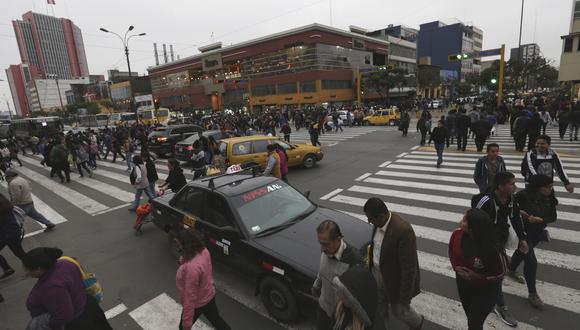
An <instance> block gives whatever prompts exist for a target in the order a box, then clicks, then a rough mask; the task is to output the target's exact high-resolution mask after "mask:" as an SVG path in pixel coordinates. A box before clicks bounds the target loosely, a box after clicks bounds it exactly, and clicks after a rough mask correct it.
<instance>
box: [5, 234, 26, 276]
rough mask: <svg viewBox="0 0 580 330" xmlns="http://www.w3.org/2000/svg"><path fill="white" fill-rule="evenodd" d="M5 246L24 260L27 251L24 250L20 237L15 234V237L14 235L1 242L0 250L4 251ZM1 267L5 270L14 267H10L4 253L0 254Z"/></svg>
mask: <svg viewBox="0 0 580 330" xmlns="http://www.w3.org/2000/svg"><path fill="white" fill-rule="evenodd" d="M5 246H8V248H9V249H10V251H12V253H13V254H14V255H15V256H16V257H17V258H18V259H20V260H24V256H25V255H26V252H24V249H22V243H21V242H20V237H18V236H15V237H12V238H10V239H8V240H6V241H3V242H0V251H2V249H4V247H5ZM0 267H2V269H3V270H4V271H7V270H10V269H12V267H10V265H9V264H8V261H6V259H4V257H3V256H2V255H0Z"/></svg>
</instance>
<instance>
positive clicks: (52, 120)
mask: <svg viewBox="0 0 580 330" xmlns="http://www.w3.org/2000/svg"><path fill="white" fill-rule="evenodd" d="M10 128H11V130H12V132H13V134H14V136H15V137H16V138H17V139H21V140H28V139H29V138H30V137H31V136H36V137H38V138H42V137H51V136H53V135H54V134H56V133H58V132H61V131H62V130H63V124H62V121H61V120H60V117H37V118H26V119H16V120H13V121H12V122H11V123H10Z"/></svg>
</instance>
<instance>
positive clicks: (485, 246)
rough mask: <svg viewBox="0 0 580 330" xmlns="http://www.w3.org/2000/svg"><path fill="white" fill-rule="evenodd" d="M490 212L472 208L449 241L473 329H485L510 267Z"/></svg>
mask: <svg viewBox="0 0 580 330" xmlns="http://www.w3.org/2000/svg"><path fill="white" fill-rule="evenodd" d="M496 241H497V237H496V236H495V231H494V227H493V224H492V222H491V219H490V218H489V215H488V214H487V213H486V212H484V211H482V210H479V209H470V210H469V211H467V213H465V215H464V216H463V219H461V222H460V223H459V228H458V229H456V230H455V231H454V232H453V234H452V235H451V240H450V241H449V251H448V253H449V260H450V261H451V265H452V266H453V270H455V274H456V277H455V278H456V283H457V291H458V292H459V299H460V300H461V305H463V310H464V311H465V314H466V315H467V324H468V326H469V329H470V330H474V329H483V323H484V322H485V319H486V318H487V315H488V314H489V313H490V312H491V311H492V309H493V306H494V305H495V302H496V300H497V295H498V292H499V289H500V286H501V279H502V278H503V276H504V275H505V273H506V270H507V258H505V254H503V252H501V251H500V250H499V249H498V248H497V244H496Z"/></svg>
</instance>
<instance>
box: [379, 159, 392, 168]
mask: <svg viewBox="0 0 580 330" xmlns="http://www.w3.org/2000/svg"><path fill="white" fill-rule="evenodd" d="M392 162H393V161H391V160H389V161H386V162H384V163H382V164H381V165H379V167H387V166H389V165H390V164H391V163H392Z"/></svg>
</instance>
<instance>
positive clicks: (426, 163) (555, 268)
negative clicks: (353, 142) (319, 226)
mask: <svg viewBox="0 0 580 330" xmlns="http://www.w3.org/2000/svg"><path fill="white" fill-rule="evenodd" d="M500 133H502V134H503V131H501V130H500ZM507 134H508V136H509V132H507ZM493 139H494V138H492V139H491V140H492V141H493ZM495 139H496V140H500V139H503V137H502V138H499V137H496V138H495ZM490 142H491V141H490ZM500 142H502V143H501V145H500V150H506V149H507V147H506V146H505V142H503V141H500ZM564 144H565V143H560V145H564ZM566 145H568V144H567V143H566ZM556 148H557V147H556ZM566 148H571V147H568V146H567V147H566ZM413 149H415V150H413ZM413 149H412V150H410V151H409V152H406V153H402V154H400V155H399V156H398V157H396V159H393V160H389V161H387V162H385V163H383V164H380V165H378V168H377V171H374V172H372V173H362V174H360V176H358V177H357V178H356V179H355V180H354V181H353V182H352V185H351V186H347V187H340V188H337V189H335V190H333V191H331V192H329V193H328V194H326V195H324V196H322V197H321V198H320V199H321V200H322V201H321V204H323V205H325V206H327V207H330V208H334V209H337V210H341V211H342V212H344V213H346V214H350V215H352V216H354V217H356V218H358V219H360V220H361V221H367V219H366V216H365V215H364V212H363V211H362V208H363V205H364V203H365V202H366V201H367V199H368V198H370V197H379V198H381V199H382V200H384V201H385V202H386V204H387V206H388V207H389V209H390V210H392V211H394V212H397V213H399V214H401V215H402V217H403V218H404V219H406V220H407V221H409V222H410V223H411V224H412V225H413V229H414V231H415V234H416V236H417V245H418V250H419V251H418V256H419V266H420V268H421V279H422V283H428V284H423V285H422V290H423V291H422V293H421V294H420V295H419V296H417V297H416V298H414V300H413V304H414V305H415V307H416V309H417V310H418V311H419V312H420V313H423V314H424V315H425V317H426V319H428V320H429V321H431V322H433V323H436V324H439V325H441V326H443V327H446V328H453V329H463V328H467V326H466V317H465V314H464V312H463V309H462V308H461V304H460V302H459V300H458V297H457V292H456V291H457V290H456V288H455V272H454V271H453V270H452V268H451V265H450V262H449V259H448V257H447V245H448V243H449V239H450V236H451V233H452V232H453V230H454V229H456V228H457V227H458V225H459V221H460V220H461V218H462V217H463V214H464V212H465V211H466V210H467V209H468V208H469V207H470V203H471V197H472V195H474V194H477V193H479V189H478V188H477V186H476V185H475V183H474V182H473V170H474V168H475V163H476V161H477V159H478V158H479V157H481V155H480V154H475V153H469V152H468V153H461V152H449V151H446V152H445V153H444V156H443V159H444V162H443V167H442V168H436V166H435V165H436V160H437V157H436V154H435V152H434V151H428V149H426V148H425V149H424V150H421V149H417V148H413ZM448 150H453V148H450V149H448ZM502 156H503V157H504V160H505V161H506V165H507V167H508V170H509V171H512V172H513V173H514V174H515V175H516V177H517V183H516V184H517V185H518V188H519V189H522V188H523V187H524V183H523V178H522V176H521V174H520V166H519V164H520V163H521V160H522V158H523V154H505V155H502ZM561 158H562V161H563V163H564V167H565V169H566V171H567V173H568V176H569V177H570V179H571V182H574V183H575V185H576V190H575V192H574V193H573V194H570V193H567V192H566V190H565V189H564V187H563V185H562V184H561V182H559V179H558V177H557V176H556V177H555V180H556V182H555V184H554V189H555V191H556V195H557V197H558V200H559V205H558V220H557V221H556V222H555V223H552V224H550V225H549V226H548V231H549V232H550V237H551V242H549V243H541V244H540V245H538V247H536V248H535V249H534V251H535V253H536V256H537V259H538V273H537V274H538V275H537V277H538V282H537V289H538V294H539V296H540V297H541V298H542V300H543V301H544V303H545V308H544V310H543V311H542V312H538V311H537V310H536V309H533V308H532V307H531V306H530V305H529V303H528V302H527V297H528V291H527V288H526V286H525V284H520V283H517V282H515V281H513V280H511V279H509V278H507V277H506V279H505V280H504V285H503V290H504V294H505V295H506V299H507V305H508V306H509V307H510V309H511V310H512V311H513V314H514V315H515V316H516V318H517V319H518V320H519V321H520V322H519V325H518V328H524V329H526V328H530V329H534V328H551V327H550V320H555V319H560V320H564V319H566V320H570V324H573V323H574V322H580V309H579V306H580V249H579V248H580V239H579V238H578V237H580V186H579V185H578V184H579V183H580V170H579V166H580V157H574V156H572V155H569V156H568V155H566V156H563V153H562V154H561ZM511 234H512V235H514V234H513V232H512V233H511ZM345 236H346V240H348V234H347V235H345ZM513 248H514V247H510V249H508V255H510V256H511V254H512V253H513ZM520 272H521V269H520ZM433 283H436V285H434V284H433ZM442 315H445V317H442ZM486 323H487V325H488V326H489V327H490V328H499V329H504V328H508V327H507V326H505V325H504V324H503V323H502V321H501V320H500V319H499V318H497V317H496V316H495V315H490V316H489V317H488V319H487V321H486ZM552 328H553V327H552Z"/></svg>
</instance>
